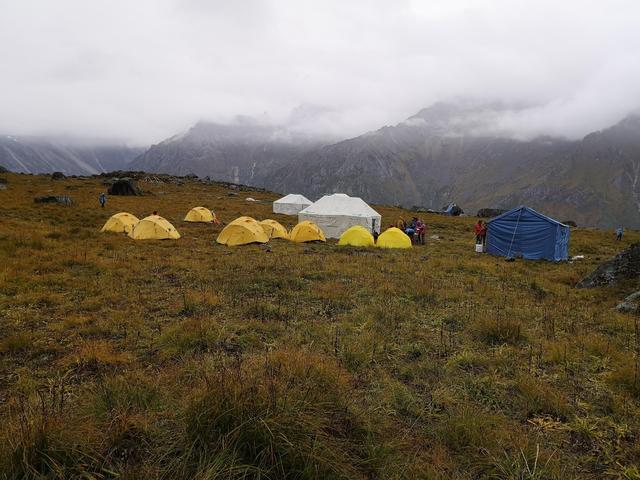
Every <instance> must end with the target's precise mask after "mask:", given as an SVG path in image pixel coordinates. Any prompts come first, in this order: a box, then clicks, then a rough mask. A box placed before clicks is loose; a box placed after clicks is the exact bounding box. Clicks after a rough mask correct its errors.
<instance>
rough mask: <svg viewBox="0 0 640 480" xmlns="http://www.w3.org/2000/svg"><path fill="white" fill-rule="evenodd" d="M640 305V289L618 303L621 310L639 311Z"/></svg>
mask: <svg viewBox="0 0 640 480" xmlns="http://www.w3.org/2000/svg"><path fill="white" fill-rule="evenodd" d="M638 307H640V291H637V292H634V293H632V294H631V295H629V296H628V297H627V298H625V299H624V301H622V302H621V303H619V304H618V306H617V307H616V309H617V310H618V311H619V312H637V311H638Z"/></svg>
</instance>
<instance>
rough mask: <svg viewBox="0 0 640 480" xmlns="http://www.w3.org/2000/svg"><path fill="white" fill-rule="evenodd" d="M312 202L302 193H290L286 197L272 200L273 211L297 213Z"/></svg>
mask: <svg viewBox="0 0 640 480" xmlns="http://www.w3.org/2000/svg"><path fill="white" fill-rule="evenodd" d="M312 203H313V202H312V201H311V200H309V199H308V198H307V197H305V196H304V195H297V194H295V193H290V194H289V195H287V196H286V197H282V198H281V199H279V200H276V201H275V202H273V213H282V214H284V215H297V214H298V212H299V211H300V210H303V209H305V208H307V207H308V206H309V205H311V204H312Z"/></svg>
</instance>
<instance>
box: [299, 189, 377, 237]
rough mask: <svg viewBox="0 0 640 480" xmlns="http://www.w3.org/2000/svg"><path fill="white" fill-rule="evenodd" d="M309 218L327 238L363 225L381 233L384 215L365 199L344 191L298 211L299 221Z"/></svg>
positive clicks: (325, 197) (326, 196)
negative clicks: (351, 195)
mask: <svg viewBox="0 0 640 480" xmlns="http://www.w3.org/2000/svg"><path fill="white" fill-rule="evenodd" d="M305 220H309V221H311V222H313V223H315V224H316V225H318V226H319V227H320V228H321V229H322V231H323V232H324V235H325V237H327V238H340V235H342V233H343V232H344V231H345V230H347V229H348V228H349V227H353V226H354V225H362V226H363V227H364V228H366V229H367V230H369V231H370V232H373V231H374V230H375V231H376V232H378V233H380V222H381V221H382V217H381V216H380V214H379V213H378V212H376V211H375V210H374V209H373V208H371V207H370V206H369V205H367V204H366V203H365V202H364V200H362V199H361V198H358V197H350V196H349V195H345V194H344V193H334V194H333V195H325V196H324V197H322V198H321V199H320V200H318V201H317V202H316V203H314V204H313V205H310V206H309V207H307V208H305V209H304V210H302V211H301V212H300V213H298V221H299V222H303V221H305Z"/></svg>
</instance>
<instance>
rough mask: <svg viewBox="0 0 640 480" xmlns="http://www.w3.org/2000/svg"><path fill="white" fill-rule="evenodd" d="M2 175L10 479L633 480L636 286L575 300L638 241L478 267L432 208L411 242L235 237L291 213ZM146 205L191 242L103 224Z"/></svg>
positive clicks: (85, 182)
mask: <svg viewBox="0 0 640 480" xmlns="http://www.w3.org/2000/svg"><path fill="white" fill-rule="evenodd" d="M2 176H3V177H4V178H6V185H7V189H6V190H3V191H2V192H0V198H1V199H2V201H1V202H0V219H1V220H0V265H2V269H0V419H1V421H2V424H3V429H2V432H1V435H2V439H1V440H0V472H2V474H0V478H116V477H117V478H145V479H147V478H285V477H286V478H351V479H354V478H361V479H367V478H381V479H383V478H384V479H392V478H393V479H396V478H442V479H444V478H447V479H449V478H460V479H466V478H469V479H470V478H482V477H491V478H514V479H515V478H540V479H542V478H557V479H561V478H562V479H566V478H593V479H595V478H638V475H639V474H640V473H639V472H638V468H637V464H638V461H639V459H640V445H639V444H638V442H637V438H638V435H639V434H640V407H639V400H640V385H639V384H638V382H637V375H638V370H637V369H638V364H637V354H638V350H639V349H640V346H639V345H640V344H639V343H638V340H637V339H638V336H637V332H638V318H637V317H636V316H634V315H631V314H628V313H621V312H618V311H617V310H615V306H616V305H617V303H618V302H619V301H620V300H621V299H622V298H624V297H625V296H626V295H627V294H628V293H630V289H632V288H633V287H634V286H636V285H635V282H626V283H624V282H623V283H622V284H620V285H617V286H615V287H599V288H593V289H577V288H575V285H576V283H577V282H578V281H580V280H581V279H582V278H584V277H585V276H586V275H587V274H589V273H590V272H591V271H593V270H594V269H595V268H596V267H597V266H598V265H599V264H600V263H601V262H603V261H605V260H607V259H609V258H611V257H613V256H614V255H615V254H616V253H618V252H619V251H620V250H622V249H623V248H625V247H627V246H628V245H630V244H632V243H634V242H638V241H640V234H639V233H638V232H635V231H628V232H627V233H626V234H625V237H624V239H623V240H622V241H621V242H616V241H615V239H614V237H613V234H612V232H609V231H601V230H596V229H590V228H572V229H571V243H570V255H572V256H574V255H583V256H584V258H583V259H581V260H576V261H574V262H550V261H544V260H542V261H529V260H524V259H520V258H517V259H516V260H515V261H514V262H506V261H504V258H502V257H498V256H492V255H488V254H477V253H475V249H474V239H473V234H472V230H473V224H474V222H475V221H476V218H475V217H450V216H442V215H432V214H420V215H421V217H422V218H423V219H424V220H425V222H426V224H427V227H428V231H427V245H425V246H414V247H413V248H406V249H396V248H393V249H387V248H375V247H371V246H369V247H353V246H348V245H339V244H338V242H337V241H336V240H335V239H333V238H327V239H326V241H325V242H312V243H296V242H292V241H289V240H286V239H283V238H272V239H270V240H269V242H268V243H260V244H248V245H241V246H227V245H222V244H220V243H218V242H216V238H217V237H218V235H219V234H220V232H221V231H222V230H223V229H224V228H225V226H226V225H228V223H229V222H231V221H232V220H234V219H236V218H238V217H242V216H250V217H252V218H254V219H256V220H265V219H274V220H277V221H278V222H280V223H281V224H282V225H283V226H285V227H286V228H287V229H289V230H290V229H291V228H292V227H293V226H294V225H295V224H296V223H297V217H296V216H286V215H281V214H275V213H273V205H272V202H273V201H274V200H276V199H277V198H279V197H281V195H279V194H276V193H270V192H265V191H251V190H250V189H249V190H248V191H243V192H242V193H241V194H240V195H229V193H230V191H231V190H230V189H229V188H228V187H227V186H226V185H224V184H215V183H210V184H205V183H202V182H199V181H197V180H195V179H181V180H180V182H171V181H156V182H153V183H150V182H146V181H144V180H141V181H140V182H139V186H140V188H141V190H142V191H143V192H144V194H143V195H141V196H109V198H108V200H107V203H106V206H105V208H100V206H99V204H98V202H97V198H98V195H99V193H100V192H101V191H103V190H104V186H103V185H102V183H101V180H100V179H99V178H98V177H88V178H75V179H74V178H67V179H63V180H57V181H55V182H54V181H53V180H52V179H51V178H50V176H45V175H41V176H31V175H16V174H10V173H5V174H2ZM165 180H166V179H165ZM40 195H67V196H70V197H72V199H73V205H71V206H65V205H51V204H36V203H34V201H33V198H34V197H36V196H40ZM246 197H251V198H253V199H255V200H256V201H255V202H248V201H246V200H245V198H246ZM196 206H203V207H206V208H207V209H211V210H214V211H215V213H216V215H217V217H218V218H219V219H220V220H221V222H222V223H221V224H220V225H218V224H215V223H199V222H189V221H184V218H185V216H186V215H187V213H188V212H189V211H190V209H192V208H193V207H196ZM372 207H374V208H375V210H376V211H377V212H378V213H379V214H380V215H381V218H382V224H381V227H382V228H381V230H382V231H384V230H386V228H387V227H388V226H389V225H390V224H393V223H395V221H396V219H397V218H398V217H400V216H402V217H404V218H411V216H412V214H413V213H414V212H410V211H406V210H402V209H399V208H395V207H389V206H383V205H372ZM154 211H157V212H158V215H160V216H162V217H163V218H164V219H166V220H167V221H169V222H170V223H171V225H173V226H174V227H175V229H176V230H177V232H179V235H180V238H177V239H168V240H144V241H143V240H140V241H136V240H133V239H132V238H130V237H129V236H128V235H127V233H128V232H126V231H124V228H125V227H124V226H122V229H123V231H122V232H120V233H104V232H100V229H101V228H102V226H103V225H104V224H105V222H106V221H107V220H108V219H109V218H110V217H111V215H113V214H116V213H118V212H129V213H131V214H133V215H135V216H136V217H137V218H138V219H141V220H142V219H144V218H145V217H148V216H150V215H151V214H152V213H153V212H154ZM365 233H366V232H365ZM432 237H436V238H432ZM355 238H356V240H354V241H363V242H365V244H369V243H367V242H369V240H367V238H366V236H363V237H358V236H356V237H355ZM283 472H287V475H286V476H285V475H284V474H283ZM2 475H4V477H2Z"/></svg>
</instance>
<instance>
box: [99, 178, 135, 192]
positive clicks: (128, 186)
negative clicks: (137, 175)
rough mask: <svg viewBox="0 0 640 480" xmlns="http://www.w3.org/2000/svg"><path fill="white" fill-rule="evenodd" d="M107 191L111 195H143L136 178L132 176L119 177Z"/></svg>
mask: <svg viewBox="0 0 640 480" xmlns="http://www.w3.org/2000/svg"><path fill="white" fill-rule="evenodd" d="M107 193H108V194H109V195H142V192H141V191H140V189H139V188H138V185H136V182H135V180H133V179H131V178H120V179H117V180H116V181H115V182H113V183H112V184H111V185H110V186H109V188H108V190H107Z"/></svg>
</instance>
